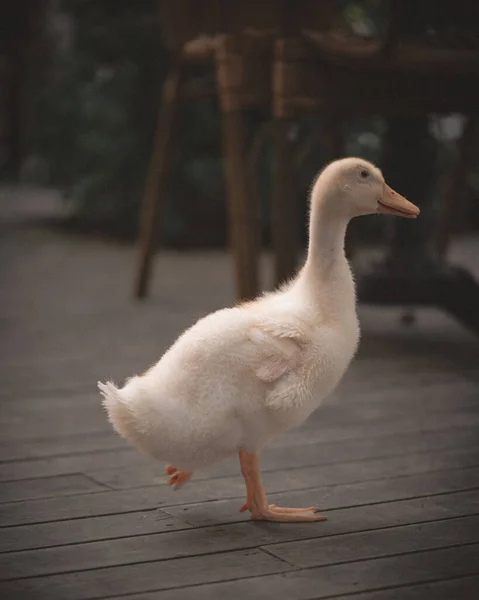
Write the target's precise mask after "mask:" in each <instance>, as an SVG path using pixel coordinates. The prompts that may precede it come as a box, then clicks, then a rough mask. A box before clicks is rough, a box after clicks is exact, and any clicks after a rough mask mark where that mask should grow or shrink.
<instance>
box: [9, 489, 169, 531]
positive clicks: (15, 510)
mask: <svg viewBox="0 0 479 600" xmlns="http://www.w3.org/2000/svg"><path fill="white" fill-rule="evenodd" d="M158 505H159V502H158V491H157V488H155V487H149V488H142V489H136V490H124V491H120V492H117V491H107V492H105V491H102V492H96V493H94V494H78V495H77V496H64V497H63V498H45V499H39V500H28V501H26V502H14V503H11V504H1V505H0V524H1V526H2V527H6V526H13V525H22V524H33V523H45V522H51V521H62V520H68V519H82V518H85V517H93V516H102V515H109V514H117V513H126V512H133V511H141V510H152V509H155V508H158Z"/></svg>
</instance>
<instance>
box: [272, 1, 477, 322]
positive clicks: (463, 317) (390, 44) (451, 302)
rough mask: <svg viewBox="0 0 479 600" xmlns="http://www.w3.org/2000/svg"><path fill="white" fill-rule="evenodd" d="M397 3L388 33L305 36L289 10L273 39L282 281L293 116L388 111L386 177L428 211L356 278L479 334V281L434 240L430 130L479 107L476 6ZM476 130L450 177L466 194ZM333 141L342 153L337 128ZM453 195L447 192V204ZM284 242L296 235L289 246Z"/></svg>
mask: <svg viewBox="0 0 479 600" xmlns="http://www.w3.org/2000/svg"><path fill="white" fill-rule="evenodd" d="M390 7H391V12H390V20H389V27H388V28H387V32H386V34H385V35H384V36H376V37H373V38H361V37H360V36H357V35H356V36H350V35H346V34H338V33H336V32H327V33H317V32H305V31H303V32H302V34H301V32H299V31H298V29H297V28H295V26H294V10H293V8H291V9H290V13H289V18H288V25H289V30H287V32H286V35H285V37H284V38H283V39H279V40H276V42H275V57H274V61H275V65H274V70H275V86H274V102H273V109H274V114H275V121H276V128H277V131H278V135H277V148H278V162H277V184H276V190H277V193H276V207H275V213H276V223H277V227H278V231H277V234H276V236H275V238H274V239H275V240H276V244H275V246H276V247H275V254H276V279H277V282H280V281H282V280H284V279H287V278H288V277H289V276H290V275H291V274H292V273H293V272H294V268H295V255H296V248H295V247H294V245H293V243H294V240H295V236H294V235H293V236H288V235H287V232H288V231H290V230H291V227H292V226H294V225H295V218H294V194H293V191H294V186H293V185H292V183H291V180H292V169H291V164H292V157H293V152H292V147H291V146H292V145H291V143H290V141H289V139H288V131H289V130H290V128H291V122H292V119H293V117H295V116H296V115H297V114H298V113H300V112H303V111H305V110H306V111H311V110H312V111H314V110H317V111H323V112H326V113H328V114H329V115H330V122H331V123H337V124H340V123H341V121H344V120H346V119H348V118H351V116H354V115H358V114H359V115H361V114H362V115H364V114H368V113H380V114H384V115H387V116H388V117H389V131H388V133H387V135H386V141H385V148H386V153H387V155H386V156H385V161H384V162H385V165H384V166H385V169H384V170H385V175H386V179H387V180H388V181H389V182H390V184H391V185H392V186H393V187H394V188H395V189H399V190H400V191H401V193H405V194H406V195H407V196H408V197H409V198H410V199H411V200H412V201H413V202H414V203H416V204H418V205H420V206H421V208H422V209H423V214H422V216H421V218H420V219H419V220H418V221H417V222H416V223H413V224H410V223H405V222H401V221H400V220H397V221H396V222H395V226H394V235H393V238H392V241H391V247H390V249H389V252H388V254H387V258H386V261H385V262H384V263H383V264H381V265H380V266H379V267H378V268H373V269H372V270H370V272H368V273H363V274H362V276H361V277H360V278H359V282H358V292H359V299H360V300H361V301H363V302H370V303H379V304H406V305H416V304H427V305H434V306H440V307H442V308H444V309H445V310H447V311H449V312H450V313H452V314H453V315H454V316H455V317H456V318H458V319H459V320H460V321H462V322H463V323H464V324H466V325H467V326H468V327H470V328H471V329H473V330H475V331H476V332H478V333H479V311H478V310H477V307H478V306H479V286H478V285H477V283H476V282H475V281H474V279H473V278H472V276H471V275H469V273H467V272H466V271H464V270H463V269H457V268H451V267H448V266H447V265H445V264H444V263H443V262H442V261H440V260H438V259H436V258H435V257H434V255H433V254H432V253H431V251H430V250H429V249H428V247H427V243H428V220H427V219H428V215H429V208H430V206H431V198H432V195H431V193H430V188H431V185H432V183H433V181H434V174H435V158H434V157H435V154H436V148H437V147H436V145H435V143H433V140H432V138H431V136H430V133H429V124H428V114H429V113H449V112H462V113H466V114H475V113H477V111H478V107H479V88H478V87H477V86H474V89H472V88H473V86H471V81H473V80H474V78H477V75H478V73H479V35H478V33H479V30H478V28H479V5H478V4H477V3H476V2H471V1H470V0H458V1H457V2H455V3H454V4H452V3H447V4H443V5H442V8H439V7H438V5H437V3H432V2H415V1H414V0H401V1H399V0H395V1H392V2H391V4H390ZM436 9H437V10H436ZM445 9H447V10H446V12H445ZM337 128H338V129H339V126H338V125H337ZM469 131H470V129H469V126H466V128H465V133H466V139H465V140H464V139H463V140H462V141H461V142H460V147H461V152H460V155H459V161H458V164H457V167H456V173H455V174H454V175H453V178H452V179H453V182H454V183H455V185H456V186H457V187H456V188H455V189H454V192H455V193H456V194H457V195H458V196H459V197H460V196H461V189H458V187H459V186H458V183H459V181H460V180H461V177H462V176H463V175H464V173H465V170H466V163H467V160H468V159H469V158H470V152H468V151H467V150H468V148H469V146H470V140H469ZM330 135H331V134H330ZM333 139H334V133H333ZM336 140H337V141H336V143H335V146H336V153H337V154H339V153H340V149H339V146H340V145H341V136H340V134H339V133H338V134H337V135H336ZM451 202H452V200H451V198H448V199H447V202H446V206H447V207H448V211H449V212H451V209H450V206H451ZM296 226H297V227H299V223H297V225H296ZM450 227H451V221H450V222H448V223H445V222H444V221H442V231H441V233H440V236H439V238H438V239H439V243H440V244H441V245H442V247H441V252H442V253H443V254H444V251H445V244H446V243H447V239H448V235H449V231H450ZM284 240H291V243H290V245H289V247H285V244H284Z"/></svg>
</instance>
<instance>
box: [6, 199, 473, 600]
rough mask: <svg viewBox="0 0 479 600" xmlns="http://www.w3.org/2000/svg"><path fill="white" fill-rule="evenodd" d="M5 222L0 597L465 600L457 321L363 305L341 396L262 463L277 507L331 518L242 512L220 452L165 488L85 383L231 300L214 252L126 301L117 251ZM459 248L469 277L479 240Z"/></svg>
mask: <svg viewBox="0 0 479 600" xmlns="http://www.w3.org/2000/svg"><path fill="white" fill-rule="evenodd" d="M6 212H7V213H8V211H6ZM0 219H3V223H0V240H1V241H0V244H1V254H0V265H1V268H0V277H1V295H2V298H1V301H0V303H1V305H0V327H1V333H0V351H1V361H0V378H1V386H0V440H1V444H0V458H1V461H2V462H1V464H0V480H1V482H2V483H1V484H0V486H1V487H0V490H1V491H0V502H1V504H0V525H1V527H2V529H1V532H0V579H1V580H2V581H1V582H0V598H2V600H10V599H12V600H23V599H32V600H81V599H85V600H86V599H94V598H95V599H100V598H101V599H106V598H110V599H112V598H128V599H129V600H157V599H158V600H188V599H190V598H191V599H192V600H193V599H194V600H199V599H205V600H206V599H210V598H228V600H243V599H245V598H252V599H264V600H266V599H268V600H269V599H274V600H281V599H284V600H307V599H313V598H332V597H334V598H336V599H338V598H341V599H342V598H346V597H348V598H353V599H354V600H419V599H421V600H422V599H424V600H429V599H432V598H434V600H453V599H454V600H456V599H458V600H459V599H460V600H467V599H472V598H474V599H476V598H477V597H479V595H478V594H479V592H478V589H479V491H478V490H479V469H478V466H479V369H478V365H479V344H478V342H477V341H476V339H474V338H473V337H472V336H471V335H470V334H468V333H467V332H466V331H464V330H463V329H461V328H460V327H459V326H458V325H456V324H455V323H453V322H452V321H450V320H449V319H448V318H446V317H445V316H443V315H441V314H439V313H436V312H435V311H421V312H420V319H419V323H418V325H417V326H416V327H415V328H412V329H402V328H401V327H399V326H398V322H397V319H398V314H399V313H398V311H395V310H377V309H371V308H362V309H361V320H362V322H363V328H364V340H363V343H362V346H361V351H360V354H359V357H358V359H357V360H356V361H355V363H354V365H353V367H352V369H351V371H350V372H349V374H348V375H347V377H346V379H345V381H344V382H343V384H342V385H341V387H340V389H339V391H338V393H336V394H335V396H334V398H331V399H330V401H328V402H327V403H326V404H325V405H324V407H323V408H322V409H321V410H320V411H319V412H318V413H317V414H315V415H314V416H313V417H312V418H311V419H310V420H309V421H308V422H307V423H306V424H305V425H304V426H303V427H302V428H300V429H297V430H294V431H291V432H288V433H286V434H285V435H283V436H281V437H280V438H278V439H277V440H276V441H275V442H274V443H273V444H272V445H271V446H270V447H269V448H268V449H267V450H266V451H265V452H264V455H263V459H262V464H263V472H264V482H265V485H266V487H267V490H268V492H269V497H270V499H271V501H272V502H275V503H278V504H279V503H287V504H288V505H292V506H294V505H306V506H309V505H311V504H319V505H320V506H321V508H322V510H323V512H324V513H325V514H326V515H327V516H328V518H329V520H328V521H327V522H325V523H317V524H297V525H296V524H274V523H253V522H250V521H248V518H247V516H246V515H242V514H240V513H239V512H238V508H239V506H240V505H241V504H242V502H243V500H244V489H243V482H242V479H241V475H240V473H239V468H238V465H237V464H236V461H235V460H232V461H229V462H225V463H223V464H220V465H218V466H217V467H216V468H215V469H212V470H211V471H210V472H204V473H198V474H197V475H196V476H195V477H194V479H193V480H192V481H191V482H190V483H189V484H188V485H187V486H186V487H185V488H183V489H182V490H181V491H178V492H172V490H171V489H170V488H168V486H167V485H166V484H165V478H164V476H163V474H162V472H163V465H161V464H158V463H155V462H154V461H151V460H149V459H148V458H145V457H144V456H142V455H140V454H139V453H137V452H135V451H134V450H132V449H130V448H129V447H128V446H127V445H126V444H124V443H123V442H122V440H121V439H120V438H119V437H117V436H116V435H114V434H113V432H112V431H111V429H110V427H109V425H108V423H107V420H106V418H105V415H104V414H103V413H102V410H101V407H100V397H99V394H98V393H97V391H96V382H97V380H98V379H105V378H107V377H112V378H113V379H116V380H118V381H121V380H122V379H123V378H124V377H126V376H129V375H131V374H133V373H135V372H136V371H137V370H140V369H144V368H145V367H147V366H148V365H149V364H151V363H152V362H154V361H155V360H156V359H157V358H158V357H159V356H160V355H161V353H162V352H163V351H164V350H165V349H166V348H167V347H168V345H169V344H170V343H171V342H172V341H173V340H174V339H175V337H176V335H177V334H178V333H179V332H181V331H182V329H184V328H185V327H186V326H187V325H189V324H190V323H192V322H193V321H194V320H195V319H196V318H198V317H199V316H201V315H203V314H205V313H206V312H208V311H210V310H212V309H215V308H218V307H220V306H223V305H226V304H229V303H230V302H231V301H232V285H231V284H232V280H231V273H230V270H229V262H228V259H227V258H225V257H224V256H223V255H220V254H201V255H189V254H184V255H183V254H169V255H168V256H162V257H161V258H160V260H159V261H158V262H157V264H156V277H155V285H154V290H153V293H152V296H151V299H150V300H149V301H148V302H146V303H144V304H141V305H139V304H135V303H133V302H132V300H131V296H130V287H131V280H132V265H133V259H134V253H133V249H132V248H129V247H120V246H116V245H113V244H106V243H102V242H99V241H91V240H90V241H87V240H81V239H74V238H68V237H65V236H62V235H59V234H54V233H52V232H48V231H46V230H42V229H41V228H39V227H37V226H35V225H31V224H30V225H26V224H24V223H22V222H21V221H22V219H23V217H21V218H19V219H18V221H17V222H16V223H15V224H13V223H12V219H11V218H10V217H8V215H7V216H5V214H3V216H2V214H1V212H0ZM456 253H458V255H461V258H462V259H464V260H465V261H466V262H467V261H469V265H470V266H472V267H473V268H475V269H476V272H477V266H478V265H477V262H479V244H478V243H477V241H474V240H469V242H468V243H467V244H466V245H458V246H457V248H456ZM474 257H475V258H474ZM474 261H476V264H474ZM478 309H479V307H478Z"/></svg>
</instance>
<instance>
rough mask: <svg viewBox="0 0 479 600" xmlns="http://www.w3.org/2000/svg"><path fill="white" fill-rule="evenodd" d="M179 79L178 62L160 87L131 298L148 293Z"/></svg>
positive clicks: (174, 129)
mask: <svg viewBox="0 0 479 600" xmlns="http://www.w3.org/2000/svg"><path fill="white" fill-rule="evenodd" d="M183 78H184V65H183V64H182V62H181V61H180V60H178V61H177V62H175V63H173V65H172V67H171V69H170V72H169V73H168V75H167V78H166V81H165V83H164V85H163V94H162V104H161V107H160V110H159V114H158V121H157V126H156V132H155V139H154V143H153V153H152V156H151V159H150V164H149V167H148V174H147V179H146V187H145V194H144V198H143V203H142V208H141V214H140V226H139V229H140V232H139V257H138V263H137V270H136V276H135V284H134V295H135V296H136V298H140V299H141V298H145V297H146V296H147V293H148V285H149V281H150V274H151V266H152V258H153V256H152V255H153V250H154V245H155V241H156V234H157V232H158V225H159V220H160V218H161V209H162V208H163V207H164V204H165V199H166V188H167V183H168V178H169V176H170V172H171V168H172V157H173V154H174V149H173V144H174V142H175V135H176V133H177V124H178V117H179V112H180V104H181V84H182V80H183Z"/></svg>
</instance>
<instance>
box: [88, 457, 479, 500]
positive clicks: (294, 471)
mask: <svg viewBox="0 0 479 600" xmlns="http://www.w3.org/2000/svg"><path fill="white" fill-rule="evenodd" d="M305 456H307V457H308V462H309V460H311V462H312V463H313V464H316V463H315V461H314V458H312V459H309V454H307V450H306V451H305ZM269 464H270V465H271V466H270V468H268V466H266V468H262V473H263V475H264V483H265V485H266V487H267V489H268V490H271V491H279V490H281V489H301V488H306V487H311V486H312V485H317V484H318V483H319V482H321V483H322V484H324V485H332V484H338V483H348V482H353V481H360V480H366V479H381V478H386V477H394V476H397V475H400V474H402V475H409V474H412V473H420V472H427V471H435V470H441V469H451V468H459V467H468V466H475V465H478V464H479V447H478V448H476V447H473V448H470V449H469V448H468V449H459V450H450V451H445V452H442V453H438V452H437V451H431V452H430V453H428V452H424V453H421V454H417V455H416V456H415V457H414V461H413V460H412V459H411V458H410V457H409V456H397V457H395V456H393V457H386V458H376V459H375V458H372V459H368V460H364V461H362V462H356V461H353V462H343V463H335V464H325V465H321V466H302V467H295V466H294V465H293V466H292V468H291V469H289V470H285V469H282V466H281V465H278V464H276V463H273V462H272V463H269ZM235 465H236V459H234V458H233V459H232V460H231V462H230V463H229V464H225V465H221V466H219V467H217V470H215V471H211V472H210V473H208V472H206V473H204V474H203V475H202V474H201V473H199V474H198V475H197V477H196V479H194V480H191V482H190V483H189V484H188V486H185V488H184V489H182V494H181V495H182V496H187V497H188V498H192V500H191V501H192V502H194V501H195V498H194V493H195V489H196V487H197V486H198V485H199V484H200V482H201V481H202V480H205V479H210V478H215V477H216V475H215V474H216V473H217V474H218V479H219V477H221V470H222V469H225V470H226V469H230V468H231V469H232V470H233V471H235V470H236V472H237V473H238V474H239V467H238V466H235ZM86 474H87V475H88V476H89V477H91V478H92V479H93V480H94V481H97V482H98V483H101V484H104V485H106V486H108V487H110V488H112V489H128V488H131V487H142V486H146V485H155V484H156V485H159V486H160V487H159V498H160V495H162V496H163V494H162V490H161V486H165V485H166V481H165V478H164V475H163V474H162V473H161V471H159V470H158V469H157V468H155V465H145V466H141V467H140V466H138V467H126V468H125V469H121V468H120V469H106V470H104V471H86ZM229 482H231V483H234V484H236V483H237V482H236V479H235V480H234V482H233V480H232V478H231V477H224V478H222V481H219V480H218V484H217V485H218V486H220V485H222V483H226V485H229ZM211 491H212V493H210V495H209V496H208V497H207V498H203V500H214V499H216V498H215V496H214V488H213V489H212V490H211ZM161 499H162V500H163V498H161Z"/></svg>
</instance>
